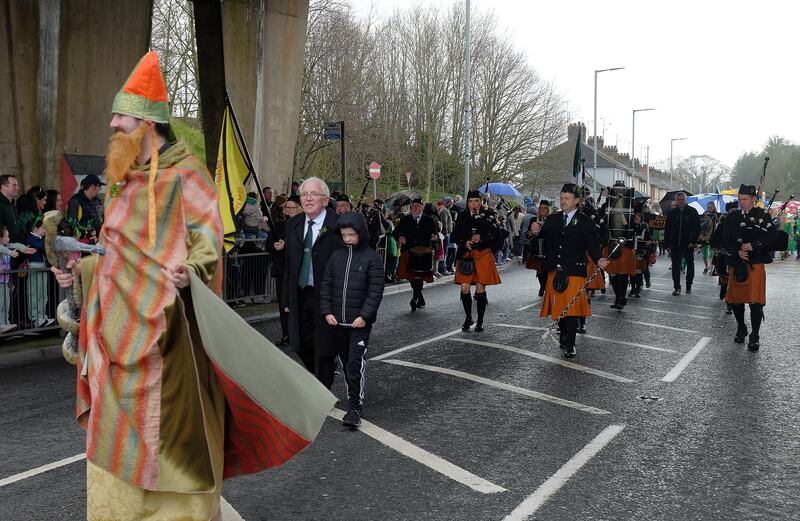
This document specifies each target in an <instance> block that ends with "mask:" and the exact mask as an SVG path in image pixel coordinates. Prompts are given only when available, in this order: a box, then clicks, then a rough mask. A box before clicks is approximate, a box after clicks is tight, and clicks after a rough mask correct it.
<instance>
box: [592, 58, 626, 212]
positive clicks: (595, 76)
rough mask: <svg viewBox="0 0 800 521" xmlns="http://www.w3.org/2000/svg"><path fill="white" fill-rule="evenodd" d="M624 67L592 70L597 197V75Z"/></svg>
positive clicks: (593, 169)
mask: <svg viewBox="0 0 800 521" xmlns="http://www.w3.org/2000/svg"><path fill="white" fill-rule="evenodd" d="M624 68H625V67H612V68H610V69H597V70H595V71H594V138H593V140H592V148H593V149H594V151H593V154H594V155H593V159H592V193H594V194H595V197H597V75H598V74H599V73H601V72H607V71H619V70H622V69H624Z"/></svg>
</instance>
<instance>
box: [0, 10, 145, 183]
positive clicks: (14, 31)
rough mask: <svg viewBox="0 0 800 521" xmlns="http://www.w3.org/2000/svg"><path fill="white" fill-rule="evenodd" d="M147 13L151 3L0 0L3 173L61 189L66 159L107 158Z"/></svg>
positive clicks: (0, 154)
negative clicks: (115, 110) (116, 103)
mask: <svg viewBox="0 0 800 521" xmlns="http://www.w3.org/2000/svg"><path fill="white" fill-rule="evenodd" d="M151 13H152V3H151V1H150V0H133V1H123V0H110V1H107V2H98V1H95V0H38V1H37V2H33V1H30V0H0V20H2V22H0V42H3V46H4V47H5V50H4V51H2V52H0V92H4V93H7V94H6V95H4V96H1V97H0V121H2V122H3V124H2V125H0V174H14V175H16V176H17V177H19V178H20V179H21V180H22V183H23V185H24V187H25V188H29V187H30V186H32V185H34V184H40V185H42V186H45V187H47V188H51V187H53V188H59V183H58V179H59V171H60V161H61V155H62V154H63V153H65V152H66V153H78V154H88V155H104V154H105V149H106V145H107V143H108V138H109V135H110V131H109V129H108V122H109V120H110V119H111V103H112V102H113V100H114V95H115V94H116V92H117V90H119V88H120V87H121V86H122V84H123V82H124V81H125V79H126V78H127V77H128V74H130V72H131V70H132V69H133V67H134V65H136V62H137V61H138V60H139V58H141V56H142V55H143V54H144V53H145V52H146V51H147V49H148V45H149V37H150V18H151ZM67 195H68V194H67Z"/></svg>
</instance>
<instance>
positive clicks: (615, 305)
mask: <svg viewBox="0 0 800 521" xmlns="http://www.w3.org/2000/svg"><path fill="white" fill-rule="evenodd" d="M608 307H610V308H611V309H622V306H620V305H619V304H617V303H616V302H614V303H613V304H611V305H610V306H608Z"/></svg>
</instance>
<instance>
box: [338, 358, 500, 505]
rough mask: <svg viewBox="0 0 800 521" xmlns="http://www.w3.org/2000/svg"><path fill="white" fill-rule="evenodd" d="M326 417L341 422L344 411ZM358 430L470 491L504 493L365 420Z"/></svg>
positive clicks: (493, 485)
mask: <svg viewBox="0 0 800 521" xmlns="http://www.w3.org/2000/svg"><path fill="white" fill-rule="evenodd" d="M387 362H388V363H391V362H392V361H391V360H387ZM328 416H330V417H332V418H336V419H337V420H339V421H341V420H342V418H343V417H344V411H342V410H340V409H333V411H331V412H330V413H328ZM358 430H360V431H361V432H363V433H364V434H366V435H367V436H369V437H371V438H374V439H376V440H378V441H379V442H381V443H383V444H384V445H386V446H387V447H389V448H390V449H393V450H396V451H397V452H399V453H400V454H402V455H404V456H407V457H409V458H411V459H413V460H414V461H416V462H418V463H422V464H423V465H425V466H426V467H428V468H431V469H433V470H435V471H436V472H438V473H440V474H443V475H444V476H446V477H448V478H450V479H452V480H454V481H458V482H459V483H461V484H463V485H466V486H468V487H469V488H471V489H472V490H475V491H477V492H482V493H484V494H494V493H496V492H506V489H504V488H503V487H501V486H499V485H495V484H494V483H492V482H491V481H487V480H485V479H483V478H481V477H479V476H476V475H475V474H472V473H471V472H469V471H467V470H464V469H462V468H461V467H459V466H457V465H454V464H452V463H450V462H449V461H447V460H444V459H442V458H440V457H439V456H437V455H435V454H432V453H430V452H428V451H427V450H425V449H423V448H421V447H417V446H416V445H414V444H413V443H411V442H409V441H406V440H404V439H403V438H401V437H400V436H397V435H395V434H392V433H391V432H389V431H387V430H384V429H381V428H380V427H378V426H377V425H375V424H373V423H370V422H368V421H366V420H363V419H362V420H361V425H360V426H359V427H358Z"/></svg>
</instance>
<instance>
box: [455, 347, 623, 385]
mask: <svg viewBox="0 0 800 521" xmlns="http://www.w3.org/2000/svg"><path fill="white" fill-rule="evenodd" d="M450 341H451V342H464V343H465V344H474V345H478V346H486V347H493V348H495V349H502V350H504V351H511V352H512V353H518V354H521V355H525V356H529V357H531V358H535V359H537V360H542V361H543V362H550V363H551V364H556V365H560V366H561V367H566V368H567V369H574V370H575V371H583V372H584V373H589V374H593V375H595V376H599V377H600V378H607V379H609V380H614V381H615V382H622V383H626V384H629V383H633V382H634V381H635V380H631V379H630V378H625V377H624V376H617V375H615V374H612V373H607V372H605V371H600V370H599V369H592V368H591V367H586V366H585V365H580V364H574V363H572V362H566V361H564V360H561V359H560V358H555V357H552V356H547V355H543V354H540V353H537V352H535V351H526V350H525V349H520V348H518V347H511V346H505V345H502V344H494V343H492V342H482V341H480V340H472V339H469V338H451V339H450Z"/></svg>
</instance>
